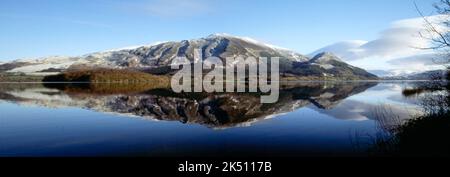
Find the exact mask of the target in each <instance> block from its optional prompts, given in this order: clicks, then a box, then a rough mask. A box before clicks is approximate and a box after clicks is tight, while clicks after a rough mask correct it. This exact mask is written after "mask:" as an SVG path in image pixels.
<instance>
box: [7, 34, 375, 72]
mask: <svg viewBox="0 0 450 177" xmlns="http://www.w3.org/2000/svg"><path fill="white" fill-rule="evenodd" d="M196 49H200V50H201V52H202V53H201V54H202V57H203V59H205V58H207V57H210V56H215V57H219V58H221V59H225V58H227V57H236V56H243V57H256V58H258V57H279V58H280V71H281V72H283V73H288V74H295V75H299V74H302V76H309V75H312V74H314V75H315V76H335V77H338V76H343V75H347V76H350V75H353V74H361V73H362V75H364V76H363V77H364V78H366V77H367V76H369V77H367V78H376V76H374V75H371V74H369V73H367V72H365V71H364V73H363V72H359V70H362V69H359V68H356V67H353V66H350V65H348V64H346V63H344V62H342V61H341V60H339V59H338V58H337V57H335V56H334V55H332V54H330V53H320V54H318V55H317V56H315V57H313V58H309V57H306V56H304V55H301V54H299V53H296V52H293V51H291V50H288V49H285V48H281V47H277V46H273V45H270V44H266V43H263V42H259V41H256V40H254V39H251V38H247V37H237V36H232V35H228V34H213V35H210V36H208V37H204V38H200V39H192V40H183V41H179V42H161V43H156V44H152V45H146V46H136V47H130V48H123V49H116V50H108V51H103V52H97V53H91V54H87V55H83V56H78V57H61V56H55V57H47V58H40V59H34V60H15V61H13V62H9V63H4V64H2V65H0V72H14V73H26V74H34V75H36V74H40V75H50V74H55V73H58V72H62V71H64V70H67V69H76V68H96V67H97V68H98V67H100V68H118V69H120V68H135V69H139V70H145V71H149V72H150V71H151V70H158V72H159V73H160V74H165V73H166V72H168V70H167V68H168V67H169V66H170V64H171V63H172V60H174V59H175V58H177V57H186V58H187V59H189V60H190V61H193V60H194V50H196ZM302 67H306V68H307V70H308V71H311V73H308V72H305V71H300V70H302V69H303V68H302ZM355 69H357V70H358V72H353V71H351V70H355ZM341 70H345V71H346V72H340V71H341ZM349 71H351V72H349ZM361 78H362V77H361Z"/></svg>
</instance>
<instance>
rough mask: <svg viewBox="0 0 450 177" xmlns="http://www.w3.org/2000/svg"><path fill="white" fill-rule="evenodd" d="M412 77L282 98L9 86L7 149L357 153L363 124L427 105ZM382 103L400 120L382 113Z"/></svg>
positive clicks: (335, 85)
mask: <svg viewBox="0 0 450 177" xmlns="http://www.w3.org/2000/svg"><path fill="white" fill-rule="evenodd" d="M408 85H409V84H408V83H385V82H292V83H288V84H284V85H283V86H282V89H281V90H280V96H279V100H278V102H276V103H273V104H261V103H260V96H261V95H260V94H259V93H174V92H172V91H171V90H170V89H147V87H146V86H142V85H127V84H124V85H120V84H75V83H72V84H67V83H66V84H13V83H10V84H0V109H1V110H2V113H3V115H5V117H2V122H3V123H2V124H3V125H2V129H0V141H2V144H3V145H2V146H0V156H2V155H5V154H6V155H10V154H11V153H12V154H16V155H24V154H25V155H26V154H31V155H46V154H47V155H57V156H66V155H87V154H88V155H99V154H103V155H105V154H107V155H120V154H122V155H123V154H128V155H129V154H135V153H137V154H139V155H141V153H144V154H146V155H151V156H154V155H156V156H165V155H175V156H177V155H182V156H185V155H193V156H197V155H208V154H209V155H211V154H212V155H217V154H220V155H230V154H231V155H239V154H247V155H248V154H255V153H256V154H259V155H261V154H262V155H277V154H278V155H280V154H282V155H305V154H306V155H317V154H320V155H323V154H327V155H329V154H330V153H331V154H334V155H337V154H340V153H344V154H348V153H350V154H353V153H354V152H353V151H354V145H353V144H352V143H353V140H351V138H349V137H350V136H352V134H353V133H355V132H354V131H357V132H356V133H359V134H368V135H370V136H373V135H374V134H376V133H377V132H376V131H377V129H376V126H377V124H378V123H377V122H381V123H382V124H383V126H386V125H389V124H397V123H398V120H406V119H410V118H411V117H412V115H417V114H420V113H421V110H420V106H418V105H416V103H415V98H413V97H406V96H403V95H402V90H403V89H404V88H406V87H407V86H408ZM382 109H388V110H389V111H388V112H389V113H391V114H392V115H393V116H394V117H395V120H379V119H378V117H379V116H377V110H382ZM102 113H107V114H102ZM78 114H79V115H78ZM34 117H36V118H34ZM135 120H138V121H135ZM160 120H161V121H160ZM155 121H159V122H155ZM75 122H77V123H75ZM177 122H181V123H182V124H180V123H177ZM185 124H186V125H185ZM81 125H83V126H81ZM105 126H106V127H105ZM61 127H64V128H63V129H61ZM239 127H247V128H239ZM23 128H25V129H23ZM69 130H70V131H69ZM136 132H140V133H139V134H137V133H136ZM119 135H120V136H119ZM93 139H95V140H93ZM83 142H84V143H83ZM131 144H133V146H131ZM122 146H126V148H125V147H122ZM88 147H89V148H88ZM181 147H183V148H182V149H180V148H181ZM124 148H125V149H127V148H132V149H133V150H129V149H128V150H124ZM227 152H228V153H227Z"/></svg>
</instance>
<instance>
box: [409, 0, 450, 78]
mask: <svg viewBox="0 0 450 177" xmlns="http://www.w3.org/2000/svg"><path fill="white" fill-rule="evenodd" d="M414 5H415V7H416V10H417V12H418V13H419V14H420V15H421V16H422V18H423V20H424V22H425V29H426V31H425V33H424V32H420V33H419V35H420V36H421V37H422V38H425V39H428V40H430V41H431V44H432V45H431V47H428V48H423V49H432V50H436V51H438V52H440V53H441V54H442V57H439V59H434V62H435V63H436V64H442V65H444V66H445V67H447V69H449V68H450V66H449V64H450V0H439V2H437V3H435V4H434V5H433V6H434V7H435V9H436V11H437V13H438V14H439V15H440V16H439V20H436V19H430V17H427V16H425V15H424V14H423V12H422V11H421V10H420V9H419V7H418V6H417V4H416V3H414ZM447 75H448V73H447ZM447 77H448V76H447Z"/></svg>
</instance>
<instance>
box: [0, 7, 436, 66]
mask: <svg viewBox="0 0 450 177" xmlns="http://www.w3.org/2000/svg"><path fill="white" fill-rule="evenodd" d="M434 2H436V0H416V3H417V4H418V6H419V7H420V9H421V10H422V11H423V12H424V13H425V14H426V15H433V11H434V8H433V7H432V4H433V3H434ZM417 17H419V14H418V12H417V11H416V9H415V7H414V0H279V1H273V0H226V1H225V0H129V1H122V0H77V1H61V0H2V1H0V62H2V61H3V62H4V61H10V60H13V59H21V58H36V57H44V56H54V55H62V56H77V55H83V54H86V53H91V52H96V51H102V50H108V49H115V48H122V47H127V46H135V45H144V44H151V43H154V42H156V41H180V40H184V39H195V38H200V37H205V36H208V35H210V34H213V33H227V34H232V35H237V36H246V37H251V38H253V39H256V40H259V41H262V42H266V43H270V44H274V45H277V46H281V47H284V48H289V49H292V50H294V51H296V52H299V53H301V54H305V55H306V54H310V53H313V52H314V51H316V50H318V49H321V48H323V47H325V46H328V45H331V44H335V43H337V42H341V41H349V40H352V41H355V40H357V41H360V42H361V43H365V42H368V41H374V40H375V41H376V40H377V39H379V38H383V35H384V33H385V32H386V30H389V29H392V28H393V26H395V23H397V22H398V21H401V20H405V19H412V18H417Z"/></svg>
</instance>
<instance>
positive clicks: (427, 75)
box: [384, 70, 447, 80]
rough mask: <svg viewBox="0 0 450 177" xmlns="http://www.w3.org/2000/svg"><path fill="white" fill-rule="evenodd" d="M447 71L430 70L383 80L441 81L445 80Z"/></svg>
mask: <svg viewBox="0 0 450 177" xmlns="http://www.w3.org/2000/svg"><path fill="white" fill-rule="evenodd" d="M446 74H447V70H432V71H425V72H417V73H411V74H403V75H397V76H388V77H384V79H389V80H443V79H445V78H446Z"/></svg>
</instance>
